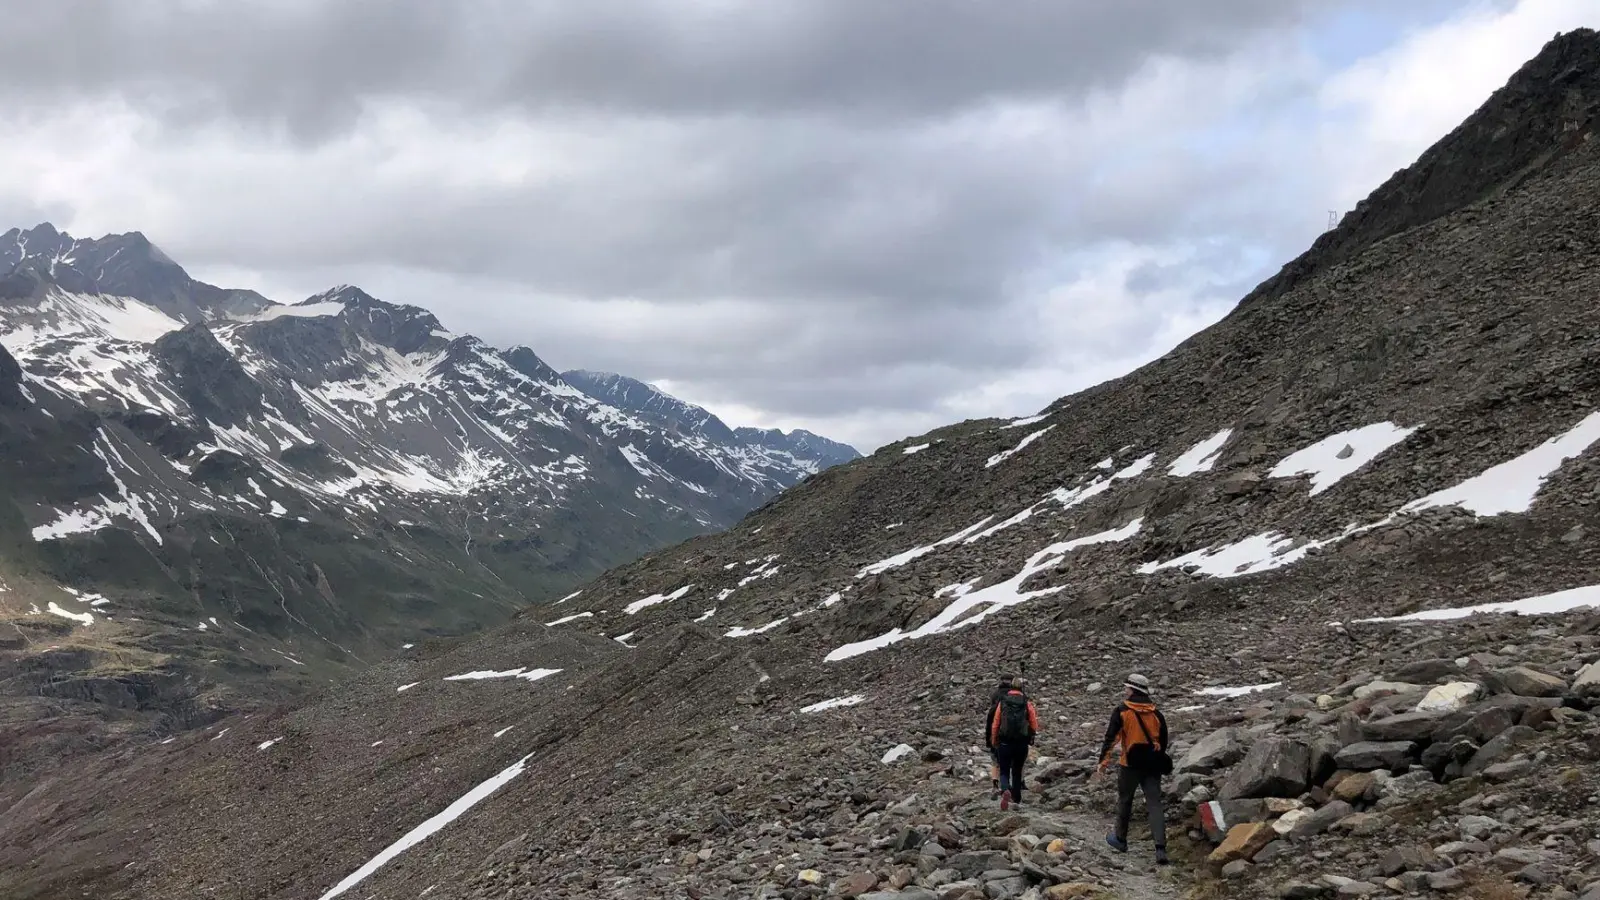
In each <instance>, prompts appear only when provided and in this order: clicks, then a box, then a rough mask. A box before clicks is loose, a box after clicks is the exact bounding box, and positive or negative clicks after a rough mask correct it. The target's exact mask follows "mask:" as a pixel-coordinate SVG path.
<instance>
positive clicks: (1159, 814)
mask: <svg viewBox="0 0 1600 900" xmlns="http://www.w3.org/2000/svg"><path fill="white" fill-rule="evenodd" d="M1122 687H1123V693H1122V702H1121V703H1119V704H1117V708H1116V709H1114V710H1112V711H1111V722H1110V723H1109V724H1108V725H1107V726H1106V737H1105V742H1104V743H1102V744H1101V745H1100V767H1099V769H1098V770H1097V771H1096V772H1095V775H1096V776H1099V775H1101V774H1103V773H1104V772H1105V771H1106V770H1107V769H1109V768H1110V767H1111V763H1112V759H1113V751H1114V750H1115V749H1116V748H1117V747H1118V746H1120V747H1121V748H1122V749H1121V752H1120V753H1119V754H1117V756H1116V762H1117V820H1116V825H1115V827H1114V829H1113V830H1112V832H1111V833H1110V834H1108V835H1106V843H1107V844H1110V845H1111V847H1112V849H1114V850H1116V851H1118V852H1119V853H1126V852H1128V824H1129V823H1130V821H1131V820H1132V819H1133V795H1134V793H1135V792H1136V791H1140V790H1142V791H1143V792H1144V804H1145V812H1146V814H1147V816H1148V818H1149V822H1150V838H1151V840H1153V841H1154V842H1155V845H1156V862H1157V863H1158V864H1161V865H1166V863H1167V822H1166V809H1165V807H1164V805H1163V803H1162V800H1161V779H1162V777H1163V776H1165V775H1168V774H1170V773H1171V772H1172V758H1171V757H1169V756H1168V755H1167V752H1166V748H1167V746H1168V744H1167V741H1168V737H1169V736H1168V734H1167V717H1166V716H1163V715H1162V714H1161V710H1159V709H1156V705H1155V703H1154V702H1153V701H1152V700H1151V699H1150V679H1149V678H1146V677H1145V676H1143V675H1140V674H1138V673H1137V672H1135V673H1134V674H1132V675H1129V676H1128V677H1127V679H1126V680H1124V681H1123V682H1122Z"/></svg>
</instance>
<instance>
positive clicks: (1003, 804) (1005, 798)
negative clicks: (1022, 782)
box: [1000, 791, 1011, 812]
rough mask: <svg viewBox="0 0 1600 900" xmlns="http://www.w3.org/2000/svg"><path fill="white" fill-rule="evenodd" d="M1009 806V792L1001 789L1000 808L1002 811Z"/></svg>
mask: <svg viewBox="0 0 1600 900" xmlns="http://www.w3.org/2000/svg"><path fill="white" fill-rule="evenodd" d="M1010 808H1011V792H1010V791H1001V792H1000V810H1001V811H1002V812H1004V811H1005V810H1008V809H1010Z"/></svg>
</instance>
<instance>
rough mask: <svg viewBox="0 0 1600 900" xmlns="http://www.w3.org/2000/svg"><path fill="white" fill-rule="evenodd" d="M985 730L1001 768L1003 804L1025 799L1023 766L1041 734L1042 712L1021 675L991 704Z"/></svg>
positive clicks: (1001, 801) (986, 741) (1003, 807)
mask: <svg viewBox="0 0 1600 900" xmlns="http://www.w3.org/2000/svg"><path fill="white" fill-rule="evenodd" d="M984 732H985V733H984V743H986V744H988V745H989V752H990V753H992V754H993V755H994V761H995V764H996V765H997V766H998V767H999V769H1000V808H1001V809H1007V808H1009V807H1010V806H1011V804H1012V803H1018V804H1020V803H1022V789H1023V781H1022V766H1023V764H1024V763H1026V762H1027V761H1028V751H1029V749H1031V748H1032V746H1033V741H1034V738H1036V737H1038V736H1039V713H1038V711H1037V710H1035V709H1034V708H1033V701H1032V700H1029V699H1028V695H1027V694H1025V693H1023V690H1022V679H1021V678H1020V677H1017V678H1013V679H1012V680H1011V687H1009V688H1008V689H1006V691H1005V693H1003V694H1000V695H999V697H998V698H997V699H996V700H995V702H994V704H993V705H992V706H991V707H990V708H989V720H988V722H987V727H986V728H985V729H984Z"/></svg>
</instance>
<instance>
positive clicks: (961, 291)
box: [0, 0, 1593, 449]
mask: <svg viewBox="0 0 1600 900" xmlns="http://www.w3.org/2000/svg"><path fill="white" fill-rule="evenodd" d="M1585 5H1586V4H1585V3H1584V2H1583V0H1522V2H1520V3H1514V4H1513V3H1509V2H1501V3H1446V2H1433V0H1430V2H1422V3H1416V4H1404V5H1399V6H1404V9H1403V10H1396V9H1394V8H1393V7H1395V6H1397V5H1396V4H1390V3H1386V2H1380V0H1342V2H1339V3H1328V2H1320V0H1319V2H1310V0H1304V2H1299V0H1295V2H1286V0H1226V2H1212V3H1206V4H1192V3H1171V2H1164V0H1128V2H1120V3H1116V4H1106V3H1101V2H1098V0H1077V2H1065V0H1055V2H1050V3H1044V2H1037V3H1035V2H1019V3H1006V4H975V3H971V2H967V0H929V2H926V3H920V4H916V5H914V6H908V5H907V4H904V3H900V2H891V0H768V2H763V3H760V4H738V5H736V4H732V3H727V2H725V0H692V2H682V0H672V2H668V0H636V2H626V3H625V2H616V3H604V4H573V3H556V2H533V3H529V2H515V3H514V2H510V0H485V2H482V3H475V4H462V5H460V6H462V7H465V8H466V9H467V10H470V12H467V13H463V12H462V11H460V10H459V9H455V8H452V7H453V5H450V4H441V3H436V2H430V0H355V2H350V3H341V4H327V3H320V2H312V0H292V2H272V3H268V2H254V0H225V2H224V0H193V2H188V3H184V4H172V3H164V2H163V3H158V2H155V0H128V2H122V3H117V4H109V5H108V4H103V3H98V2H89V0H54V2H52V3H49V4H32V3H29V4H26V6H25V8H23V9H19V10H15V11H13V12H14V13H15V14H12V15H9V17H8V22H9V23H10V27H8V28H7V29H5V30H0V101H3V106H0V124H3V125H4V126H5V128H6V131H7V134H8V140H7V141H6V142H5V143H4V145H0V166H3V167H5V169H6V170H7V171H8V172H9V173H11V176H12V177H10V178H8V179H6V180H5V182H4V184H0V217H3V218H0V227H3V226H6V225H9V224H24V225H26V224H32V223H33V222H34V221H37V220H40V219H45V218H48V219H51V220H52V221H54V222H55V223H56V224H57V225H60V226H62V227H65V228H67V229H69V230H72V231H74V232H84V233H100V232H105V231H113V230H115V231H121V230H131V229H137V230H142V231H144V232H145V233H146V234H148V235H150V236H151V238H152V239H153V240H155V241H156V242H157V243H159V244H160V245H161V246H162V247H163V248H164V249H166V250H167V251H168V252H169V253H170V254H171V255H173V256H174V257H175V258H177V259H178V260H180V261H181V262H183V263H184V264H185V265H186V266H188V267H189V268H190V269H191V270H192V271H194V272H196V274H198V275H200V276H202V277H206V278H208V279H210V280H213V281H217V282H219V283H226V284H230V285H238V286H245V287H255V288H257V289H260V290H262V291H263V292H264V293H267V294H268V295H269V296H273V297H274V298H276V299H281V300H294V299H298V298H299V297H302V296H305V295H307V294H310V293H312V292H314V291H316V290H320V289H322V288H324V287H326V286H328V285H330V284H333V283H338V282H353V283H358V284H361V285H362V286H363V287H366V288H367V289H368V290H370V291H372V292H373V293H375V294H377V295H378V296H381V297H385V298H387V299H391V300H395V301H399V302H408V303H415V304H418V305H421V306H426V307H428V308H430V309H432V310H434V311H435V312H436V313H438V314H439V316H440V318H441V319H443V320H444V321H445V322H446V323H447V324H448V325H449V326H450V327H452V328H453V329H456V330H458V331H470V332H474V333H478V334H480V335H483V336H485V337H486V338H488V339H490V340H493V341H495V342H497V343H503V344H511V343H526V344H528V345H530V346H532V347H534V348H535V349H536V350H538V351H539V352H540V353H541V355H544V356H545V357H546V358H548V359H549V360H550V361H551V362H552V364H555V365H557V366H560V367H584V368H590V369H612V370H616V371H622V372H625V373H627V374H630V375H633V376H635V377H641V378H646V379H650V380H656V381H658V382H660V383H662V385H663V386H664V387H666V388H668V389H670V390H674V391H676V392H678V393H679V394H680V395H682V396H684V397H685V398H686V399H690V400H694V401H697V402H702V403H705V404H706V405H708V406H710V407H711V408H713V409H714V410H716V411H718V412H719V413H723V414H725V415H727V416H728V417H729V418H730V419H731V420H734V421H738V422H751V423H753V424H778V425H783V426H796V425H800V426H805V427H809V428H812V429H813V430H816V431H819V432H821V433H825V434H829V435H831V436H835V437H839V438H841V439H846V440H851V441H854V442H856V443H857V444H858V445H860V446H863V447H864V448H868V449H870V448H871V447H873V446H876V445H878V444H880V443H882V442H884V441H887V440H893V439H895V438H897V437H900V436H903V435H906V434H911V433H916V432H920V431H923V430H926V429H927V428H930V427H935V426H937V425H940V424H944V423H946V422H948V421H951V420H954V419H960V418H965V417H969V416H982V415H1007V414H1017V413H1023V412H1029V411H1032V410H1034V409H1037V408H1039V407H1041V406H1043V405H1044V404H1046V403H1048V402H1049V401H1050V400H1053V399H1054V398H1055V397H1057V396H1059V395H1061V394H1064V393H1067V392H1069V391H1071V390H1075V389H1079V388H1082V387H1085V386H1088V385H1089V384H1092V383H1094V382H1095V381H1098V380H1101V379H1103V378H1106V377H1111V376H1114V375H1117V374H1120V373H1122V372H1124V371H1126V370H1127V369H1129V368H1131V367H1132V366H1134V365H1137V364H1139V363H1141V362H1144V361H1147V360H1148V359H1151V358H1153V357H1154V356H1156V355H1159V353H1161V352H1164V351H1165V350H1166V349H1168V348H1170V347H1171V346H1172V345H1173V344H1175V343H1177V342H1178V341H1179V340H1181V339H1182V338H1184V337H1185V336H1187V335H1188V334H1189V333H1192V331H1193V330H1195V329H1196V328H1199V327H1203V326H1204V325H1205V324H1207V323H1209V322H1211V321H1214V320H1215V319H1216V318H1218V317H1220V315H1221V314H1223V313H1224V312H1225V311H1226V310H1227V309H1228V308H1229V307H1230V306H1231V304H1232V302H1233V301H1235V300H1236V299H1237V298H1238V297H1239V296H1240V295H1242V294H1243V293H1244V292H1245V291H1246V290H1248V288H1249V287H1250V286H1251V285H1252V284H1253V283H1254V282H1255V281H1256V280H1258V279H1259V278H1261V277H1263V276H1265V275H1266V274H1268V273H1269V272H1270V271H1272V270H1273V269H1275V268H1276V267H1277V266H1278V265H1281V264H1282V263H1283V262H1284V261H1286V260H1287V259H1288V258H1289V257H1291V256H1293V255H1294V254H1295V253H1296V252H1298V251H1299V250H1300V249H1302V248H1303V247H1304V245H1305V244H1306V243H1307V242H1309V240H1310V239H1311V238H1312V237H1314V236H1315V234H1316V233H1317V232H1318V231H1320V230H1321V228H1322V226H1323V224H1324V223H1325V220H1326V211H1327V210H1328V209H1347V208H1349V207H1350V206H1351V205H1353V203H1354V202H1355V201H1356V200H1357V199H1359V198H1360V197H1361V196H1364V195H1365V193H1366V192H1367V191H1368V190H1370V189H1371V188H1372V187H1374V186H1375V185H1376V184H1377V183H1378V182H1379V181H1381V180H1382V179H1383V178H1384V177H1386V176H1387V175H1388V174H1389V173H1390V172H1391V171H1393V170H1394V169H1395V168H1398V167H1400V166H1403V165H1405V164H1406V163H1408V162H1409V161H1410V160H1411V159H1412V158H1414V157H1415V155H1416V154H1417V153H1418V152H1420V150H1421V149H1423V147H1425V146H1426V145H1427V144H1428V143H1430V142H1431V141H1432V140H1434V139H1435V138H1437V137H1438V136H1439V135H1442V134H1443V133H1444V132H1445V131H1447V130H1448V129H1449V128H1450V127H1452V126H1453V125H1454V124H1455V123H1456V122H1457V121H1459V120H1460V119H1461V118H1462V117H1463V116H1465V115H1466V114H1467V113H1469V112H1470V111H1471V110H1472V109H1473V108H1474V107H1476V106H1477V105H1478V104H1479V103H1480V102H1481V101H1482V100H1483V99H1484V98H1485V97H1486V96H1487V95H1488V93H1489V91H1491V90H1492V89H1493V88H1495V87H1497V86H1498V85H1499V84H1500V83H1502V82H1503V81H1504V79H1505V78H1506V77H1507V76H1508V75H1509V74H1510V73H1511V71H1512V70H1514V69H1515V68H1516V66H1518V65H1520V64H1521V62H1522V61H1524V60H1525V59H1526V58H1527V57H1528V56H1531V55H1532V54H1533V53H1534V52H1536V51H1537V50H1538V48H1539V46H1540V45H1541V44H1542V43H1543V42H1544V41H1546V40H1548V39H1549V37H1550V36H1551V35H1552V34H1554V32H1555V31H1556V30H1560V29H1566V28H1571V27H1574V26H1576V25H1581V24H1586V23H1585V21H1584V17H1585V16H1591V17H1592V16H1593V14H1592V13H1591V12H1590V11H1589V10H1586V9H1583V8H1581V7H1583V6H1585ZM913 11H914V13H913ZM1330 35H1331V36H1332V37H1330Z"/></svg>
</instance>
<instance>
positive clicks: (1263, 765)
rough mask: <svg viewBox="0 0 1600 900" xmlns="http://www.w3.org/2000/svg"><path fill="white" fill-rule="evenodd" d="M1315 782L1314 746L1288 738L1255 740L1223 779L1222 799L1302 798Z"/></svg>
mask: <svg viewBox="0 0 1600 900" xmlns="http://www.w3.org/2000/svg"><path fill="white" fill-rule="evenodd" d="M1310 781H1311V747H1310V746H1309V745H1307V744H1306V743H1305V742H1303V741H1297V740H1294V739H1292V738H1286V737H1279V736H1273V737H1267V738H1263V739H1261V740H1258V741H1256V742H1255V744H1254V745H1253V746H1251V748H1250V752H1249V753H1247V754H1245V757H1244V760H1243V761H1241V762H1240V763H1239V764H1238V765H1237V766H1235V767H1234V769H1233V771H1231V772H1229V773H1228V777H1227V778H1226V779H1225V780H1224V781H1223V782H1222V791H1221V794H1220V796H1221V798H1222V799H1224V800H1239V799H1245V798H1250V797H1298V796H1299V795H1301V794H1303V793H1305V792H1306V789H1307V788H1308V787H1310Z"/></svg>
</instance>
